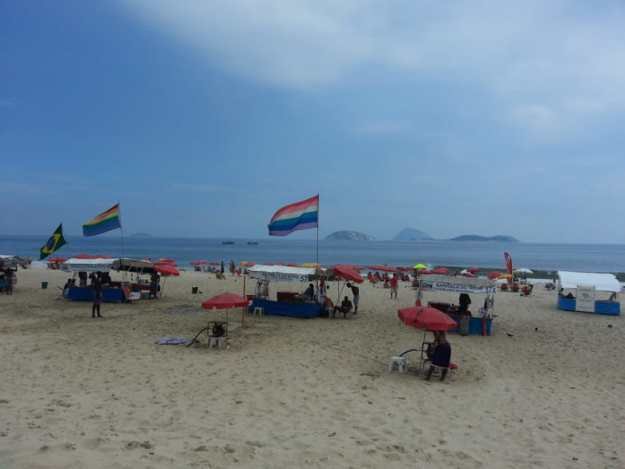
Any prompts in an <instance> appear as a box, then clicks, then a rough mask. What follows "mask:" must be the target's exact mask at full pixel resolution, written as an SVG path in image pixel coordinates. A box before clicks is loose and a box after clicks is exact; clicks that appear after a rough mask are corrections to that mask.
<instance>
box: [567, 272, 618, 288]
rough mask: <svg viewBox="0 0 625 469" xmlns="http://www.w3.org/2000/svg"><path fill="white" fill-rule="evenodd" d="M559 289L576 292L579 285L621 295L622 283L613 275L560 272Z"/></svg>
mask: <svg viewBox="0 0 625 469" xmlns="http://www.w3.org/2000/svg"><path fill="white" fill-rule="evenodd" d="M558 285H559V288H563V289H565V290H576V289H577V287H578V285H585V286H591V287H594V288H595V290H597V291H604V292H611V293H619V292H620V291H621V283H620V282H619V281H618V280H617V278H616V277H615V276H614V275H613V274H592V273H584V272H567V271H562V270H561V271H558Z"/></svg>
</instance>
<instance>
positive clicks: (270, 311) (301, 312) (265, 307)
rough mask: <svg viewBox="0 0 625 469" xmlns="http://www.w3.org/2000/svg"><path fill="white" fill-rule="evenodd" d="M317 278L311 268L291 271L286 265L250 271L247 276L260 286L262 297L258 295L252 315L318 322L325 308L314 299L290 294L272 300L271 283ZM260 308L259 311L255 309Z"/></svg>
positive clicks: (287, 292) (250, 268)
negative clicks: (259, 314)
mask: <svg viewBox="0 0 625 469" xmlns="http://www.w3.org/2000/svg"><path fill="white" fill-rule="evenodd" d="M317 274H318V271H317V269H315V268H312V267H290V266H285V265H263V264H256V265H253V266H251V267H248V268H247V276H248V277H249V278H250V279H252V280H256V282H260V285H259V286H260V287H262V288H261V291H263V292H264V293H263V294H262V295H255V296H254V298H253V300H252V303H251V305H250V311H252V312H253V311H255V310H256V311H262V314H265V315H271V316H288V317H293V318H316V317H318V316H320V315H321V311H322V308H323V305H322V304H320V303H318V302H317V301H315V300H314V299H310V298H308V299H307V298H304V297H303V296H302V295H300V294H297V293H294V292H291V291H278V292H276V299H275V300H272V299H270V297H269V285H270V283H271V282H311V281H313V280H314V278H315V276H316V275H317ZM256 308H260V309H256Z"/></svg>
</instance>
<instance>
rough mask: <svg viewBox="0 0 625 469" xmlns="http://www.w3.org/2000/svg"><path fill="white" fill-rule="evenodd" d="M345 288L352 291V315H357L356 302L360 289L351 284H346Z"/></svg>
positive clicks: (358, 298)
mask: <svg viewBox="0 0 625 469" xmlns="http://www.w3.org/2000/svg"><path fill="white" fill-rule="evenodd" d="M347 288H349V289H350V290H351V291H352V295H353V300H352V302H353V303H354V314H358V302H359V300H360V288H358V287H357V286H356V285H352V284H351V283H348V284H347Z"/></svg>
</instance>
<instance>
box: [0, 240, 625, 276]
mask: <svg viewBox="0 0 625 469" xmlns="http://www.w3.org/2000/svg"><path fill="white" fill-rule="evenodd" d="M66 239H67V242H68V243H67V244H66V245H65V246H63V247H62V248H61V249H60V250H59V251H58V252H57V253H55V255H58V256H62V257H70V256H72V255H77V254H81V253H88V254H101V255H108V256H112V257H122V256H124V257H136V258H148V257H149V258H165V257H167V258H173V259H175V260H176V261H177V262H178V264H179V265H181V266H185V265H188V264H189V262H190V261H192V260H195V259H205V260H209V261H220V260H224V261H226V262H228V261H230V260H234V261H235V262H237V263H238V262H241V261H252V262H258V263H262V262H267V263H279V262H284V263H290V262H293V263H303V262H315V261H316V260H317V259H316V241H315V240H310V239H292V238H290V239H289V238H269V237H267V238H241V237H234V236H233V237H160V236H146V237H143V236H141V237H136V236H126V237H125V238H124V240H123V241H124V242H123V245H122V239H121V237H119V236H100V237H93V238H84V237H81V236H74V235H69V236H66ZM224 241H233V242H234V243H233V244H229V245H224V244H222V243H223V242H224ZM250 241H251V242H253V243H258V244H248V242H250ZM44 242H45V237H43V236H38V235H0V254H13V255H20V256H28V257H31V258H33V260H37V259H38V257H39V248H40V247H41V245H43V243H44ZM504 252H510V253H511V255H512V258H513V262H514V265H515V266H516V267H527V268H530V269H535V270H545V271H555V270H579V271H590V272H615V273H616V272H625V244H593V243H574V244H573V243H535V242H523V241H519V242H500V241H450V240H424V241H393V240H370V241H334V240H332V241H331V240H319V262H320V263H321V264H323V265H332V264H339V263H345V264H358V265H373V264H387V265H395V266H399V265H404V266H407V265H414V264H415V263H417V262H425V263H429V264H432V265H445V266H457V267H467V266H476V267H482V268H489V269H502V270H503V269H504V259H503V253H504Z"/></svg>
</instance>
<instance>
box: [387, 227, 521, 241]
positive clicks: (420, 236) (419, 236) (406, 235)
mask: <svg viewBox="0 0 625 469" xmlns="http://www.w3.org/2000/svg"><path fill="white" fill-rule="evenodd" d="M434 240H436V238H433V237H432V236H430V235H429V234H427V233H426V232H425V231H421V230H417V229H416V228H404V229H403V230H401V231H400V232H399V233H397V234H396V235H395V237H394V238H393V241H434ZM447 241H496V242H500V243H501V242H503V243H518V242H519V240H518V239H516V238H514V237H513V236H508V235H495V236H480V235H476V234H467V235H460V236H456V237H454V238H451V239H449V240H447Z"/></svg>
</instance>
